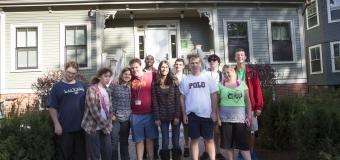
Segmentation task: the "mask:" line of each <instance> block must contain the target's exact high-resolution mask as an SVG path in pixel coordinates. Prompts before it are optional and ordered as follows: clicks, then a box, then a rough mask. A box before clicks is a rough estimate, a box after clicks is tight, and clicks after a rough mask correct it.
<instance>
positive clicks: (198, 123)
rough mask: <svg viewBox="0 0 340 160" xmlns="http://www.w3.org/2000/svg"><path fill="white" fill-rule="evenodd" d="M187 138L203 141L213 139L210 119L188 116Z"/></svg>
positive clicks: (192, 114) (194, 115)
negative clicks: (202, 139) (201, 138)
mask: <svg viewBox="0 0 340 160" xmlns="http://www.w3.org/2000/svg"><path fill="white" fill-rule="evenodd" d="M188 122H189V124H188V126H189V137H190V138H191V139H197V138H199V137H203V138H204V139H205V140H209V139H212V138H213V133H214V122H213V121H212V119H211V118H203V117H199V116H197V115H196V114H195V113H190V114H189V115H188Z"/></svg>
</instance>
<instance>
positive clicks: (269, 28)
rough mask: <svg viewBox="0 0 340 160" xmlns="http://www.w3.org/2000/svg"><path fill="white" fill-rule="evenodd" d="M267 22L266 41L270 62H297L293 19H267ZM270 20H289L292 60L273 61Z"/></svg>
mask: <svg viewBox="0 0 340 160" xmlns="http://www.w3.org/2000/svg"><path fill="white" fill-rule="evenodd" d="M267 22H268V24H267V25H268V42H269V56H270V64H289V63H297V61H296V59H297V58H296V39H295V27H294V22H293V20H270V19H268V20H267ZM272 22H289V24H290V34H291V36H290V38H291V41H292V50H293V61H280V62H274V60H273V44H272Z"/></svg>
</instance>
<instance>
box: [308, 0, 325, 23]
mask: <svg viewBox="0 0 340 160" xmlns="http://www.w3.org/2000/svg"><path fill="white" fill-rule="evenodd" d="M314 1H315V6H316V21H317V24H316V25H315V26H312V27H309V24H308V16H307V15H308V9H307V8H306V24H307V26H306V28H307V30H310V29H313V28H315V27H318V26H319V25H320V20H319V19H320V16H319V4H318V0H311V2H314ZM322 1H323V0H322Z"/></svg>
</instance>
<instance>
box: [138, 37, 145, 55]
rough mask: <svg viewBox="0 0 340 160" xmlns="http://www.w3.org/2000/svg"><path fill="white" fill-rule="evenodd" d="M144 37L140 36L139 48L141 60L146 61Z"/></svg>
mask: <svg viewBox="0 0 340 160" xmlns="http://www.w3.org/2000/svg"><path fill="white" fill-rule="evenodd" d="M144 45H145V44H144V36H143V35H140V36H139V38H138V46H139V59H144V56H145V55H144Z"/></svg>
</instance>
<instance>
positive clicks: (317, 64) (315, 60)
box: [309, 44, 323, 74]
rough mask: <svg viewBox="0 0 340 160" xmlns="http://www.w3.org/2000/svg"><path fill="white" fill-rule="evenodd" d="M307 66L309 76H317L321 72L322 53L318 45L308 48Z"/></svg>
mask: <svg viewBox="0 0 340 160" xmlns="http://www.w3.org/2000/svg"><path fill="white" fill-rule="evenodd" d="M309 66H310V73H311V74H319V73H322V72H323V69H322V51H321V45H320V44H319V45H315V46H311V47H309Z"/></svg>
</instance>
